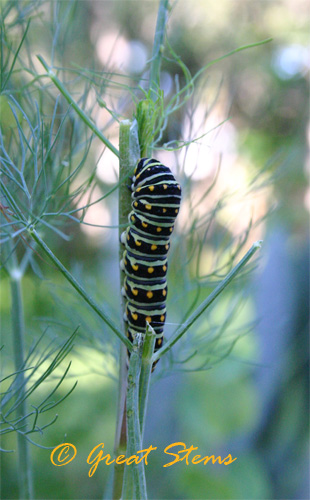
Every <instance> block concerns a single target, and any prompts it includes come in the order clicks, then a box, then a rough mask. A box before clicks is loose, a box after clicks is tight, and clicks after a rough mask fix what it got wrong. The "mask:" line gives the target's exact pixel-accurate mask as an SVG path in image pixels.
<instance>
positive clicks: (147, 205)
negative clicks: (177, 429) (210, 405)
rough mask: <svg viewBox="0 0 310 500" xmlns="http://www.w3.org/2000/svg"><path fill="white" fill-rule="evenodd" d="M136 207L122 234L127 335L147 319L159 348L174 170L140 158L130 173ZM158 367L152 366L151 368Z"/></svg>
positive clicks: (174, 205)
mask: <svg viewBox="0 0 310 500" xmlns="http://www.w3.org/2000/svg"><path fill="white" fill-rule="evenodd" d="M131 191H132V195H131V196H132V205H131V206H132V212H130V214H129V217H128V220H129V226H128V228H127V229H126V231H124V232H123V234H122V236H121V242H122V243H123V244H124V245H125V251H124V254H123V259H122V260H121V268H122V269H123V271H124V272H125V279H124V286H123V289H122V294H123V295H124V296H125V297H126V299H127V302H126V312H125V316H126V317H125V319H126V320H127V321H128V338H129V340H131V341H133V339H134V337H135V334H136V333H137V332H142V333H144V332H145V329H146V321H148V323H149V324H150V325H151V326H152V327H153V328H154V330H155V333H156V334H157V338H156V343H155V351H156V350H158V349H159V348H160V347H161V346H162V343H163V331H164V323H165V319H166V299H167V281H166V275H167V268H168V264H167V254H168V250H169V247H170V242H169V239H170V235H171V233H172V231H173V228H174V222H175V219H176V217H177V215H178V212H179V207H180V203H181V187H180V185H179V184H178V183H177V181H176V180H175V178H174V176H173V174H172V172H171V170H170V169H169V168H168V167H165V166H164V165H162V164H161V163H160V162H159V161H158V160H155V159H153V158H151V159H149V158H142V159H141V160H140V161H139V162H138V165H137V167H136V169H135V171H134V175H133V178H132V185H131ZM153 368H154V367H153Z"/></svg>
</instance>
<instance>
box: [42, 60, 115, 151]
mask: <svg viewBox="0 0 310 500" xmlns="http://www.w3.org/2000/svg"><path fill="white" fill-rule="evenodd" d="M37 58H38V59H39V61H40V63H41V64H42V66H43V67H44V69H45V70H46V71H47V73H48V76H49V77H50V79H51V80H52V81H53V83H54V84H55V85H56V87H57V88H58V90H60V92H61V94H62V95H63V96H64V98H65V99H66V101H67V102H68V103H69V104H70V106H72V108H73V109H74V111H76V113H77V114H78V115H79V117H80V118H81V120H82V121H83V122H84V123H85V124H86V125H87V126H88V127H89V128H90V130H91V131H92V132H93V133H94V134H95V135H96V136H97V137H99V139H100V140H101V141H102V142H103V144H105V145H106V146H107V148H109V149H110V150H111V151H112V153H114V154H115V155H116V156H119V152H118V150H117V149H116V147H115V146H113V144H112V143H111V142H110V141H109V139H108V138H107V137H105V136H104V135H103V134H102V133H101V132H100V130H98V128H97V127H96V125H95V124H94V122H93V121H92V120H91V119H90V118H89V117H88V116H87V114H86V113H85V112H84V111H83V110H82V109H81V108H80V106H79V105H78V104H77V103H76V102H75V100H74V99H73V97H72V96H71V95H70V93H69V92H68V90H67V89H66V87H65V86H64V84H63V83H62V82H61V81H60V80H59V78H57V76H56V75H55V73H54V72H53V70H52V69H51V68H50V67H49V66H48V65H47V63H46V62H45V61H44V59H43V57H42V56H37Z"/></svg>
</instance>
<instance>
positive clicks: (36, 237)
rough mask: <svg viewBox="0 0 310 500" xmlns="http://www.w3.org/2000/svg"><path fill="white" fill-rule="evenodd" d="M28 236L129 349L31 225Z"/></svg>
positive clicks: (109, 319) (123, 338)
mask: <svg viewBox="0 0 310 500" xmlns="http://www.w3.org/2000/svg"><path fill="white" fill-rule="evenodd" d="M29 233H30V236H31V237H32V238H33V239H34V240H35V241H36V242H37V244H38V245H39V247H40V248H42V250H44V252H45V253H46V255H48V257H49V258H50V259H51V261H52V262H53V264H54V265H55V266H56V267H57V269H58V270H59V271H60V272H61V273H62V274H63V275H64V277H65V278H66V279H67V280H68V281H69V283H70V284H71V285H72V286H73V288H74V289H75V290H76V291H77V292H78V293H79V294H80V295H81V297H83V299H84V300H85V302H87V304H88V305H90V307H91V308H92V309H93V310H94V311H95V312H96V313H97V314H98V316H99V317H100V318H101V319H102V320H103V321H104V322H105V323H106V324H107V325H108V326H109V327H110V328H111V330H113V332H114V333H116V335H117V336H118V338H119V339H120V340H121V341H122V342H123V343H124V344H125V346H126V347H128V349H130V350H131V342H130V341H129V340H128V339H127V338H126V337H125V336H124V335H123V334H122V333H121V332H120V331H119V329H118V327H117V326H116V325H115V323H114V321H113V320H112V319H111V318H110V317H109V316H108V315H107V314H106V313H104V312H103V311H102V309H101V308H100V307H99V306H98V305H97V304H96V303H95V301H94V300H93V299H92V298H91V297H90V296H89V295H88V294H87V293H86V291H85V290H84V289H83V287H82V286H81V285H80V284H79V283H78V282H77V281H76V279H75V278H74V277H73V276H72V274H70V273H69V271H68V270H67V269H66V268H65V267H64V266H63V264H62V263H61V262H60V261H59V260H58V259H57V257H56V255H54V254H53V252H52V250H51V249H50V248H49V247H48V246H47V245H46V243H45V242H44V241H43V240H42V239H41V238H40V236H39V234H38V233H37V231H36V230H35V229H34V228H33V226H31V227H30V228H29Z"/></svg>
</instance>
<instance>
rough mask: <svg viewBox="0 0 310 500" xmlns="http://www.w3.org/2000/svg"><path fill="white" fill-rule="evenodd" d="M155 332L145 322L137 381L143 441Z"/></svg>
mask: <svg viewBox="0 0 310 500" xmlns="http://www.w3.org/2000/svg"><path fill="white" fill-rule="evenodd" d="M155 340H156V337H155V332H154V330H153V328H152V327H151V326H150V325H149V324H148V323H147V327H146V332H145V338H144V343H143V351H142V362H141V373H140V381H139V421H140V432H141V441H142V442H143V434H144V422H145V416H146V409H147V402H148V397H149V390H150V381H151V373H152V355H153V352H154V346H155Z"/></svg>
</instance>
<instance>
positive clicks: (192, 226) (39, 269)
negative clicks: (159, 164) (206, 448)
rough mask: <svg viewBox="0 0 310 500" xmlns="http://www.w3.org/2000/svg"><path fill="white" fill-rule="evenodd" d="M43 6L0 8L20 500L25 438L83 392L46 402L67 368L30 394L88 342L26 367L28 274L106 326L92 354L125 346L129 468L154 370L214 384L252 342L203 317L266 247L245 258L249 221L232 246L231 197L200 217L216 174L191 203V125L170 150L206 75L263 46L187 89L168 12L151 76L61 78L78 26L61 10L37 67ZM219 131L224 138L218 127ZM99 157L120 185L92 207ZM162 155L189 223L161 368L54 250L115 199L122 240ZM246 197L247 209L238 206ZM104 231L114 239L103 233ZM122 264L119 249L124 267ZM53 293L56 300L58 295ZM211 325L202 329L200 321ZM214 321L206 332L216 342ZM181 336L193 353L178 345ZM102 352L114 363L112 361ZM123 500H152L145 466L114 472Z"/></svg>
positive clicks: (12, 428) (178, 250)
mask: <svg viewBox="0 0 310 500" xmlns="http://www.w3.org/2000/svg"><path fill="white" fill-rule="evenodd" d="M42 5H44V2H39V1H38V2H36V1H34V0H33V1H31V2H21V3H20V4H19V3H18V2H15V1H14V2H7V3H6V4H5V5H4V6H3V8H2V17H1V26H2V28H3V29H2V31H1V36H2V46H1V47H2V48H1V50H2V58H1V60H2V63H1V64H2V68H1V70H2V71H1V82H0V87H1V96H0V105H1V110H2V117H3V116H5V118H4V119H1V127H2V132H1V134H0V155H1V177H0V190H1V200H0V201H1V236H0V237H1V243H2V246H3V251H2V254H1V266H2V268H1V272H2V273H3V276H6V277H7V279H8V280H9V282H10V284H11V297H12V302H11V309H12V342H13V346H14V352H15V367H14V370H13V372H12V373H11V374H5V375H4V377H3V380H2V382H3V383H4V384H5V386H7V387H6V389H5V391H4V393H3V394H4V395H3V399H2V413H1V416H2V420H1V425H2V427H1V428H0V431H1V432H3V434H6V433H9V432H16V434H17V435H18V444H19V447H18V448H19V449H18V453H19V456H20V457H21V460H20V464H19V470H20V471H21V468H22V463H25V462H26V463H27V467H26V471H25V473H22V472H21V473H20V477H21V480H20V497H21V498H31V497H32V496H33V487H32V481H31V461H30V458H29V455H30V453H29V444H30V443H31V444H32V443H33V440H32V439H30V438H29V435H30V434H35V433H42V432H43V431H44V430H45V429H46V428H48V427H49V426H50V425H52V424H54V423H55V421H56V418H57V417H56V416H55V417H53V418H52V419H51V421H50V422H49V423H47V424H44V425H42V426H41V425H40V415H41V414H42V413H45V412H47V411H51V410H53V409H54V408H55V406H57V405H58V404H59V403H61V402H62V401H63V400H64V399H65V398H66V397H68V396H69V395H70V393H71V392H72V390H73V389H74V387H75V385H73V387H72V389H70V390H69V392H68V393H67V394H66V395H64V396H63V397H60V398H59V399H58V400H57V401H54V400H53V399H51V398H52V396H54V394H55V393H56V391H57V390H58V389H59V387H60V385H61V384H62V382H63V380H64V378H65V376H66V375H67V372H68V370H69V365H68V367H67V369H65V371H64V374H63V375H62V376H60V378H59V381H58V382H57V383H56V385H55V387H54V389H53V390H52V391H51V392H50V393H49V394H48V396H46V397H45V398H44V399H43V400H42V401H41V402H40V403H39V404H36V405H34V406H32V409H30V408H29V404H28V403H29V402H30V401H31V396H32V394H33V393H34V392H35V391H36V390H37V389H38V388H39V386H40V385H41V384H42V383H43V382H45V381H47V380H49V379H50V377H51V375H52V374H53V372H54V371H55V370H56V368H57V367H58V365H59V364H60V363H61V362H62V361H63V360H64V359H65V357H66V356H67V355H68V353H69V352H70V349H71V347H72V342H73V338H75V339H76V340H75V341H76V342H78V341H80V340H81V339H80V338H79V335H77V332H76V328H77V325H75V327H74V326H72V331H73V332H74V333H72V335H70V336H69V338H68V339H67V340H65V341H63V343H62V345H61V347H60V348H58V351H55V348H49V349H47V350H42V351H41V344H40V342H39V341H37V342H35V344H34V345H33V346H32V347H31V348H30V350H29V351H28V354H27V353H26V348H25V347H24V345H25V344H26V334H25V331H26V329H25V314H24V310H23V293H25V292H24V291H23V289H22V284H23V279H24V277H25V275H26V274H28V273H29V274H32V275H35V276H36V279H40V280H41V279H44V278H45V277H46V276H51V275H55V276H57V280H58V279H59V276H60V275H61V276H62V278H63V279H64V280H65V282H66V284H67V286H68V287H70V289H72V293H76V292H77V294H78V296H79V300H81V301H82V304H83V307H84V305H85V306H87V308H88V311H87V313H89V309H90V310H91V312H92V314H93V313H94V317H95V318H96V320H97V321H99V325H100V326H99V327H98V332H99V333H97V334H96V335H93V334H90V333H89V338H88V340H87V338H86V336H85V334H84V339H83V340H85V343H87V342H89V345H92V346H93V347H94V348H95V349H96V348H97V345H96V343H95V344H94V343H92V342H93V340H94V338H95V340H96V341H97V340H98V339H99V337H100V329H101V328H102V329H104V331H105V343H108V342H109V340H108V339H109V338H110V339H113V340H110V342H111V344H112V343H113V342H114V340H115V339H117V340H120V341H121V342H120V346H121V353H120V356H119V365H120V371H119V404H118V415H117V421H118V423H117V431H116V439H115V453H116V454H121V452H124V453H125V454H126V452H127V455H128V456H129V455H130V454H134V452H135V451H136V450H137V449H138V448H139V449H141V447H143V429H144V422H145V414H146V408H147V397H148V393H149V387H150V370H151V366H152V364H153V363H154V362H155V361H157V360H158V359H160V358H162V361H163V363H162V364H163V367H162V368H161V369H160V368H158V369H157V375H156V377H158V376H163V375H164V374H169V373H172V372H176V371H179V370H182V371H188V372H190V371H201V370H208V369H210V368H211V367H212V366H213V365H214V364H215V363H217V362H219V361H220V360H222V359H223V358H225V357H226V356H227V355H228V354H229V353H230V352H231V351H232V349H233V347H234V345H235V342H236V341H237V340H238V338H239V337H240V336H241V335H244V334H246V333H247V331H249V329H250V328H251V325H244V328H243V330H242V331H240V330H239V332H238V333H236V332H234V331H233V330H231V329H230V326H231V324H232V320H233V317H234V315H235V314H236V311H237V310H238V307H239V305H240V301H238V300H237V302H234V301H231V307H230V308H228V312H227V315H226V317H225V318H224V319H223V320H222V321H221V322H220V323H219V324H217V323H212V321H211V318H210V317H209V319H208V320H206V316H205V312H206V311H207V310H208V308H210V306H211V305H213V303H214V302H215V301H216V299H217V298H218V297H219V296H220V294H222V292H223V291H224V289H226V287H227V286H228V285H229V284H230V283H231V281H232V280H233V279H235V278H237V279H238V280H239V284H240V287H241V286H242V283H243V282H244V277H245V275H246V272H249V271H248V270H249V267H248V266H247V267H246V270H245V265H246V264H247V263H248V261H249V260H250V259H251V258H252V257H253V255H254V254H255V252H256V251H257V250H258V248H259V247H260V242H256V243H254V244H252V245H250V244H249V238H250V234H251V230H252V229H253V227H254V226H255V225H257V224H258V223H259V222H260V221H255V222H252V221H250V222H249V225H248V227H247V228H246V229H243V230H242V231H241V232H240V234H238V235H233V233H232V231H230V229H229V227H224V226H223V224H222V223H221V218H220V216H221V212H222V211H223V210H224V209H225V208H226V207H227V206H229V204H230V203H231V202H232V196H233V195H232V193H231V192H227V193H222V195H221V197H220V199H217V200H216V198H214V199H215V200H216V202H215V204H214V206H213V207H212V209H208V210H206V211H205V212H204V213H203V214H201V213H200V211H199V209H200V208H201V206H204V203H205V200H206V199H208V197H209V196H211V194H212V193H213V192H214V191H215V188H216V186H217V185H218V176H219V173H220V169H221V167H220V165H219V168H218V171H217V173H216V175H215V176H214V178H213V180H210V184H209V185H208V187H207V189H206V190H205V191H204V192H201V193H200V195H199V199H197V197H196V198H195V197H194V196H193V192H194V187H193V186H194V182H193V180H192V179H191V177H190V176H188V175H185V173H184V169H183V168H182V160H181V156H180V155H179V151H180V150H181V152H182V154H184V158H185V157H186V154H187V150H188V147H189V146H190V145H192V144H194V143H195V144H197V146H199V144H200V143H201V142H202V141H203V138H204V136H205V135H206V134H203V135H199V136H197V135H196V134H195V130H194V126H193V121H192V122H191V124H192V127H191V129H190V136H189V137H188V138H183V137H181V136H180V137H170V136H167V129H168V125H169V121H170V120H171V119H172V118H173V117H178V116H182V113H184V114H186V113H188V114H189V115H190V113H191V112H193V109H194V108H195V105H197V101H195V100H196V99H197V92H198V91H199V89H200V90H201V85H202V84H203V82H204V80H203V78H204V74H205V71H206V70H207V69H208V68H209V67H210V66H211V65H212V64H215V63H218V62H220V61H221V60H222V59H224V58H226V57H228V56H233V55H234V54H236V53H238V52H240V51H241V50H245V49H248V48H253V47H255V46H256V45H260V44H259V43H258V44H252V45H247V46H244V47H241V48H237V49H235V50H233V51H231V52H230V53H229V54H226V55H224V56H222V57H220V58H218V59H216V60H214V61H212V62H210V63H208V64H207V65H206V66H205V67H203V68H201V69H200V70H199V71H198V73H196V74H195V75H191V74H190V71H189V69H188V68H187V67H186V65H185V64H184V62H183V61H182V59H181V57H180V56H179V55H177V54H176V52H175V50H174V49H173V47H172V46H171V45H170V43H169V41H168V40H167V39H166V23H167V19H168V14H169V2H168V0H161V1H160V2H159V11H158V21H157V26H156V33H155V37H154V46H153V54H152V58H151V60H150V62H149V68H148V70H149V72H148V73H146V74H143V75H140V76H139V78H137V77H136V78H133V77H131V76H130V75H119V74H117V73H115V72H114V71H113V68H109V67H107V68H106V71H105V72H102V71H99V70H97V69H96V68H89V69H88V68H84V67H79V66H77V65H74V66H73V65H71V66H70V67H65V66H62V65H61V54H62V50H61V49H62V48H63V47H64V44H65V40H66V33H65V23H66V22H67V21H66V20H68V19H70V18H71V17H70V16H72V15H73V12H74V8H75V7H74V3H73V2H68V4H67V6H62V5H61V3H60V2H54V5H53V8H52V21H51V24H50V30H51V34H52V42H51V50H50V55H49V57H48V56H46V54H45V53H44V57H43V55H42V54H38V56H34V55H33V51H32V50H31V47H32V45H31V44H32V43H33V40H31V37H30V34H31V27H32V23H35V18H36V15H39V14H40V8H41V7H42ZM16 29H17V30H18V31H19V33H20V40H19V43H17V42H16V40H15V35H14V33H15V31H14V30H16ZM267 41H269V40H266V41H263V42H261V43H266V42H267ZM162 63H165V64H166V65H170V66H172V67H175V68H177V70H176V71H175V72H176V73H177V74H179V76H176V77H175V79H174V91H173V92H172V93H171V94H170V96H168V97H167V96H165V95H164V92H163V90H162V89H161V86H160V76H161V66H162ZM39 67H40V69H38V68H39ZM201 82H202V83H201ZM111 93H115V95H117V104H116V106H115V107H113V108H112V107H110V106H109V105H108V104H107V103H106V100H105V95H108V94H111ZM216 100H217V96H215V98H214V101H213V103H211V105H210V106H209V108H208V110H207V114H209V113H211V112H212V107H213V105H214V103H215V102H216ZM101 110H104V111H105V112H106V115H105V116H108V118H107V119H106V122H105V123H104V124H103V123H102V120H100V119H97V118H98V116H99V115H100V111H101ZM128 118H129V119H128ZM223 123H224V122H222V123H220V124H218V127H220V126H221V125H222V124H223ZM113 127H119V129H120V144H119V150H118V149H117V147H116V146H115V142H116V141H115V137H114V139H113ZM215 128H216V127H215ZM111 137H112V138H111ZM98 146H100V147H101V149H102V150H103V151H107V150H109V151H110V152H111V153H112V155H114V156H115V157H116V158H117V159H119V162H120V175H119V182H116V183H115V184H114V185H113V187H112V188H107V187H106V186H105V187H103V188H102V189H100V196H98V197H97V198H96V199H95V200H92V195H93V193H94V192H95V190H96V188H98V186H100V181H99V180H98V178H97V174H96V167H97V162H98V158H96V154H97V151H98ZM155 151H158V152H170V154H171V155H174V158H175V160H176V164H177V166H178V172H177V175H178V177H179V179H180V181H181V184H182V186H183V193H184V197H183V204H184V206H186V207H187V208H186V210H187V214H188V217H187V222H186V224H184V223H183V227H182V226H181V224H180V223H179V224H178V227H177V228H176V231H175V235H174V237H175V243H174V244H173V245H172V250H171V252H170V261H171V263H172V266H171V271H170V274H171V275H173V274H174V275H175V278H174V285H175V287H174V288H175V289H174V290H173V289H172V290H171V291H170V296H169V301H168V307H169V306H171V308H172V309H173V306H175V305H176V304H178V306H179V311H182V313H181V315H180V313H179V316H178V317H177V315H176V313H175V312H174V313H173V316H174V319H175V323H176V327H175V328H174V325H167V327H168V331H169V332H170V335H168V336H167V337H168V338H167V340H166V342H165V344H164V345H163V347H162V348H161V349H160V350H159V351H157V352H156V353H155V354H154V353H153V349H152V345H154V337H153V335H152V329H151V328H148V329H147V332H146V338H147V341H145V342H144V343H143V339H140V338H138V337H137V339H136V342H135V343H134V345H133V346H132V345H131V343H130V342H129V340H128V339H127V336H126V325H124V324H123V312H124V302H123V303H122V308H121V310H120V311H119V313H115V311H116V310H117V305H116V307H115V308H114V310H111V308H110V307H108V305H107V304H105V303H103V304H100V305H98V301H97V300H95V299H94V298H93V296H94V295H96V293H94V291H93V290H92V289H91V288H88V286H87V284H88V283H89V281H88V280H87V279H85V284H84V283H82V280H81V279H80V278H81V276H79V277H76V276H75V273H74V271H73V270H71V269H70V266H71V264H72V263H71V262H70V260H69V264H68V263H67V262H63V261H62V259H61V257H59V256H58V248H57V246H58V245H60V243H59V242H62V243H61V244H62V245H64V247H65V248H67V247H66V245H70V242H71V241H72V238H73V237H74V234H75V233H74V232H75V231H76V232H78V234H79V236H81V234H82V233H81V231H80V228H81V227H83V225H85V226H86V225H87V226H91V225H92V224H91V223H89V222H87V215H88V211H89V210H90V209H91V208H92V207H94V206H96V205H98V206H99V205H100V203H102V202H108V203H111V204H112V203H113V201H111V200H113V196H114V194H115V193H116V192H117V190H118V191H119V199H120V205H119V206H120V211H119V223H118V224H117V222H116V223H115V224H114V225H113V224H111V225H110V226H108V227H110V230H111V231H113V229H115V228H119V231H120V232H122V230H123V228H124V227H125V226H126V224H127V216H128V213H129V211H130V194H129V193H128V188H127V184H128V183H129V178H130V176H131V175H132V172H133V168H134V165H135V163H136V161H137V159H138V158H139V156H141V157H142V156H145V155H147V156H151V155H154V156H156V155H157V153H156V152H155ZM171 163H173V161H171ZM253 182H254V181H250V182H249V186H248V194H251V193H252V192H253V190H254V189H259V188H261V185H260V183H261V180H260V179H256V180H255V183H254V184H253ZM101 187H102V186H101ZM234 195H236V193H234ZM237 195H238V196H240V193H237ZM245 195H246V193H245ZM238 196H237V198H238ZM91 200H92V201H91ZM94 225H95V224H94ZM96 226H97V227H98V226H99V227H102V228H106V227H107V226H106V225H105V224H102V225H101V224H99V225H96ZM210 238H214V241H213V252H212V255H213V262H212V264H211V263H210V266H209V271H208V272H206V271H205V269H204V261H205V259H206V253H205V250H206V242H207V241H209V239H210ZM68 248H70V247H69V246H68ZM249 248H250V249H249ZM122 251H123V249H122V248H120V255H121V254H122ZM115 255H116V253H115ZM83 277H84V276H83ZM52 279H53V276H52ZM121 282H122V278H121ZM71 287H72V288H71ZM54 293H57V287H56V288H55V289H54ZM60 301H61V299H60ZM62 307H64V305H63V304H62ZM60 308H61V306H60ZM210 310H211V311H212V309H210ZM64 311H65V307H64ZM81 311H83V308H81V310H80V311H79V314H80V315H82V314H83V312H81ZM65 314H66V313H65ZM203 315H204V316H203ZM69 316H70V313H69V308H68V318H69ZM77 316H78V314H77ZM77 316H76V317H74V318H72V317H71V319H70V321H71V320H72V322H73V323H74V321H77ZM85 317H86V313H85ZM202 317H203V318H204V321H203V322H201V321H200V320H201V319H202ZM44 321H45V323H47V326H49V322H52V319H51V317H48V316H47V317H46V318H45V319H44ZM85 321H86V320H85ZM206 321H209V325H208V328H207V332H206ZM81 324H82V325H83V318H81ZM70 325H71V323H70ZM62 326H63V325H62ZM60 328H61V327H60ZM83 330H85V331H86V330H87V325H83ZM107 332H108V333H107ZM227 332H229V334H228V335H227ZM114 334H115V337H114ZM185 334H186V336H187V337H186V339H187V340H186V343H185V342H182V341H184V339H183V336H184V335H185ZM223 339H224V340H223ZM182 345H183V348H182V347H179V350H178V346H182ZM150 346H151V347H150ZM173 346H174V350H173V351H172V347H173ZM184 346H185V348H184ZM126 348H127V349H129V350H131V351H132V353H131V357H130V363H129V370H127V368H126V364H127V360H126ZM105 349H106V352H108V350H109V349H108V347H105ZM115 357H117V356H116V355H115ZM115 364H116V363H115ZM126 400H127V406H126V404H125V402H126ZM122 494H123V497H126V498H127V497H129V496H130V495H132V494H133V495H135V497H136V498H146V495H147V493H146V479H145V471H144V466H143V463H141V464H140V465H139V466H137V467H133V468H130V467H126V468H125V467H123V468H122V467H118V468H116V469H115V476H114V486H113V498H121V496H122Z"/></svg>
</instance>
